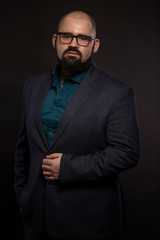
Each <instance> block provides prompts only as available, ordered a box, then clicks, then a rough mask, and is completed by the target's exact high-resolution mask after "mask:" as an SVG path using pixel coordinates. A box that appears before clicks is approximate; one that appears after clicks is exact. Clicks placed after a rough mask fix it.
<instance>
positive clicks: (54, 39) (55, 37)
mask: <svg viewBox="0 0 160 240" xmlns="http://www.w3.org/2000/svg"><path fill="white" fill-rule="evenodd" d="M56 39H57V34H53V38H52V45H53V47H54V48H55V47H56Z"/></svg>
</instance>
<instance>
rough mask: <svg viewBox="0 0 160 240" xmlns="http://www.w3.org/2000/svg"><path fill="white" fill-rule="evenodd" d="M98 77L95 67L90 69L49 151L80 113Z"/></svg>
mask: <svg viewBox="0 0 160 240" xmlns="http://www.w3.org/2000/svg"><path fill="white" fill-rule="evenodd" d="M97 75H98V73H97V71H96V68H95V66H94V65H93V66H92V67H91V68H90V70H89V72H88V73H87V75H86V76H85V77H84V79H83V81H82V82H81V84H80V86H79V87H78V89H77V90H76V92H75V94H74V95H73V97H72V99H71V100H70V102H69V104H68V106H67V108H66V109H65V111H64V113H63V115H62V117H61V120H60V123H59V125H58V128H57V131H56V134H55V137H54V139H53V142H52V144H51V146H50V147H49V150H50V149H51V148H52V147H53V146H54V145H55V143H56V142H57V140H58V139H59V137H60V136H61V135H62V133H63V131H64V129H65V128H66V127H67V125H68V124H69V122H70V121H71V119H72V118H73V117H74V115H75V113H76V112H77V111H78V109H79V108H80V106H81V105H82V104H83V103H84V102H85V101H86V99H87V98H88V97H89V95H90V94H91V93H92V92H93V90H94V89H95V87H96V84H95V82H94V80H95V79H96V78H97Z"/></svg>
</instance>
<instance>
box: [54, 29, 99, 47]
mask: <svg viewBox="0 0 160 240" xmlns="http://www.w3.org/2000/svg"><path fill="white" fill-rule="evenodd" d="M56 34H57V35H59V36H60V35H61V34H64V35H69V36H71V37H72V38H71V41H70V42H69V43H64V42H62V41H61V37H60V38H59V39H60V42H61V43H63V44H70V43H71V42H72V41H73V38H76V41H77V44H78V45H79V46H82V47H88V45H89V43H90V41H91V40H95V39H96V37H92V36H88V35H84V34H78V35H73V34H72V33H67V32H58V33H56ZM78 37H85V38H87V39H88V44H87V45H82V44H79V43H78Z"/></svg>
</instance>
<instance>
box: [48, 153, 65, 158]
mask: <svg viewBox="0 0 160 240" xmlns="http://www.w3.org/2000/svg"><path fill="white" fill-rule="evenodd" d="M61 155H62V153H52V154H50V155H47V156H46V158H47V159H54V158H58V157H60V156H61Z"/></svg>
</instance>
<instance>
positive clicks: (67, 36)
mask: <svg viewBox="0 0 160 240" xmlns="http://www.w3.org/2000/svg"><path fill="white" fill-rule="evenodd" d="M62 38H65V39H69V38H71V35H69V34H62Z"/></svg>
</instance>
